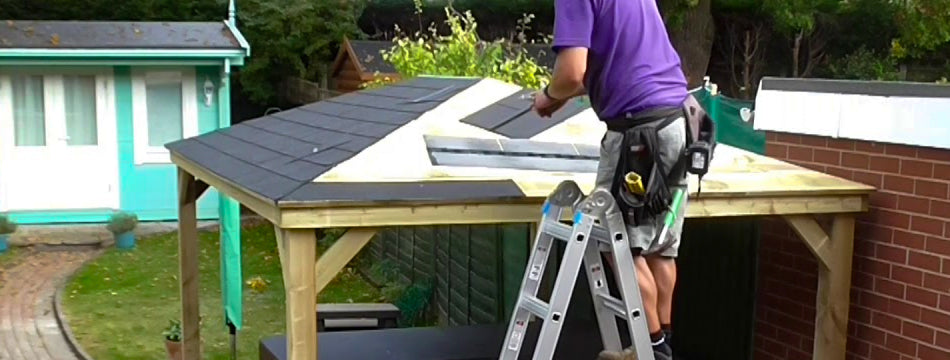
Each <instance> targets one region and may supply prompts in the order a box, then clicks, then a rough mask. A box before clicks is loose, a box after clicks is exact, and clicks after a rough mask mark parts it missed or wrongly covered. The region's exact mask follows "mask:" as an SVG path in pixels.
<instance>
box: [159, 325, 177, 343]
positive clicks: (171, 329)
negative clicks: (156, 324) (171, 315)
mask: <svg viewBox="0 0 950 360" xmlns="http://www.w3.org/2000/svg"><path fill="white" fill-rule="evenodd" d="M162 335H164V336H165V340H168V341H175V342H179V341H181V321H178V320H169V321H168V327H167V328H165V330H164V331H162Z"/></svg>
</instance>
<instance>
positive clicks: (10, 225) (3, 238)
mask: <svg viewBox="0 0 950 360" xmlns="http://www.w3.org/2000/svg"><path fill="white" fill-rule="evenodd" d="M16 227H17V225H16V223H15V222H13V220H10V217H9V216H7V215H5V214H0V253H3V252H6V251H7V249H8V248H9V242H10V234H13V233H14V232H16Z"/></svg>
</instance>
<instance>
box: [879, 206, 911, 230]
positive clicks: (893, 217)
mask: <svg viewBox="0 0 950 360" xmlns="http://www.w3.org/2000/svg"><path fill="white" fill-rule="evenodd" d="M870 212H871V216H873V218H874V220H875V221H876V222H877V223H878V224H880V225H885V226H891V227H895V228H898V229H907V228H909V227H910V215H907V214H903V213H899V212H894V211H890V210H885V209H871V211H870Z"/></svg>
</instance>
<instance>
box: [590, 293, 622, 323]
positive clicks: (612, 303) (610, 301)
mask: <svg viewBox="0 0 950 360" xmlns="http://www.w3.org/2000/svg"><path fill="white" fill-rule="evenodd" d="M597 295H598V297H599V298H600V300H601V301H603V302H604V307H605V308H607V310H610V311H613V312H614V315H617V316H619V317H622V318H625V317H627V311H626V310H625V309H624V306H623V302H621V301H620V299H617V298H615V297H613V296H610V295H606V294H597Z"/></svg>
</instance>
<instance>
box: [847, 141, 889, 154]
mask: <svg viewBox="0 0 950 360" xmlns="http://www.w3.org/2000/svg"><path fill="white" fill-rule="evenodd" d="M854 149H855V150H857V151H863V152H869V153H875V154H883V153H884V145H883V144H878V143H876V142H871V141H855V142H854Z"/></svg>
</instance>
